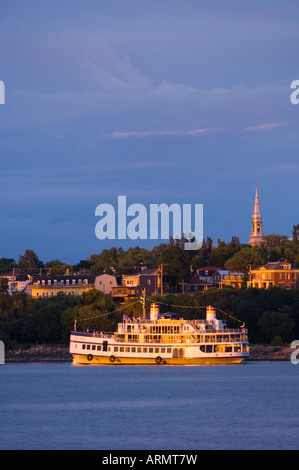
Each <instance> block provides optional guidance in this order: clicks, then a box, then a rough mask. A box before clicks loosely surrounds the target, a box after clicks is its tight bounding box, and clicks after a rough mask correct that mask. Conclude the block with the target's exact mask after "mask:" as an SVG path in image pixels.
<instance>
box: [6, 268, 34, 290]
mask: <svg viewBox="0 0 299 470" xmlns="http://www.w3.org/2000/svg"><path fill="white" fill-rule="evenodd" d="M0 277H2V278H6V279H7V280H8V294H9V295H12V294H15V293H16V292H24V291H25V290H26V286H27V285H28V284H30V282H32V275H30V274H28V273H25V272H23V271H17V270H13V271H12V272H9V273H5V274H1V275H0Z"/></svg>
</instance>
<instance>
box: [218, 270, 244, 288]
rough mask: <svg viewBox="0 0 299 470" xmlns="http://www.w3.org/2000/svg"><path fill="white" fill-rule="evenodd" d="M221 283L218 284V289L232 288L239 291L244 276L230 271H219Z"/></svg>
mask: <svg viewBox="0 0 299 470" xmlns="http://www.w3.org/2000/svg"><path fill="white" fill-rule="evenodd" d="M220 275H221V281H220V284H219V287H220V289H224V288H225V287H233V288H234V289H240V288H241V287H242V284H243V280H244V274H243V273H239V272H231V271H220Z"/></svg>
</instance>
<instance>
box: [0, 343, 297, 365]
mask: <svg viewBox="0 0 299 470" xmlns="http://www.w3.org/2000/svg"><path fill="white" fill-rule="evenodd" d="M293 351H294V349H291V348H287V347H282V346H270V345H254V346H250V353H249V358H248V359H247V361H290V359H291V354H292V352H293ZM15 362H72V355H71V354H70V352H69V348H68V347H63V346H31V347H30V348H29V349H15V350H10V351H7V352H6V353H5V363H15Z"/></svg>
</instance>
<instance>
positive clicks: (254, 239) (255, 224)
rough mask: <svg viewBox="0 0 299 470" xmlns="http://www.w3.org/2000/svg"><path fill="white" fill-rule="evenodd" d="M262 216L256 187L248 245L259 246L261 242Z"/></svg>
mask: <svg viewBox="0 0 299 470" xmlns="http://www.w3.org/2000/svg"><path fill="white" fill-rule="evenodd" d="M263 236H264V234H263V231H262V216H261V211H260V204H259V197H258V192H257V187H256V191H255V201H254V210H253V214H252V231H251V235H250V238H249V245H251V246H255V245H259V244H260V243H261V242H262V240H263Z"/></svg>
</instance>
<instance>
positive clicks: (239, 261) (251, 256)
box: [225, 248, 264, 281]
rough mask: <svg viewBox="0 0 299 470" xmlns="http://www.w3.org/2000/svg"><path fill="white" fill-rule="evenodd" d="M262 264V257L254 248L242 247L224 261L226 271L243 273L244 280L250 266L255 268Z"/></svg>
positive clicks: (246, 277)
mask: <svg viewBox="0 0 299 470" xmlns="http://www.w3.org/2000/svg"><path fill="white" fill-rule="evenodd" d="M263 264H264V260H263V258H262V257H261V256H260V255H259V254H258V252H257V251H256V250H255V249H254V248H242V250H240V251H238V252H237V253H236V254H235V255H234V256H233V257H232V258H230V259H229V260H228V261H227V262H226V263H225V268H226V269H228V271H237V272H241V273H243V274H244V281H247V280H248V273H249V270H250V268H257V267H258V266H261V265H263Z"/></svg>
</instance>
